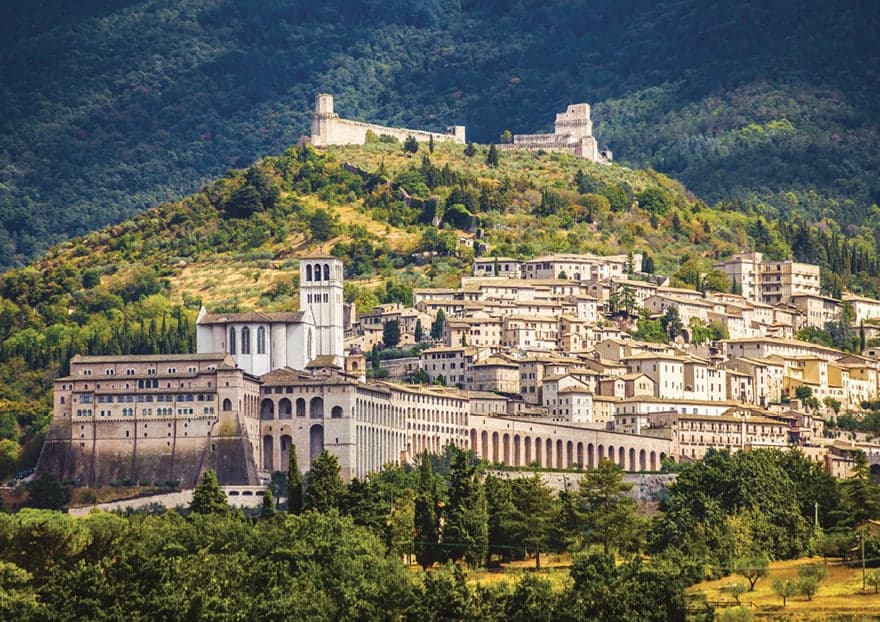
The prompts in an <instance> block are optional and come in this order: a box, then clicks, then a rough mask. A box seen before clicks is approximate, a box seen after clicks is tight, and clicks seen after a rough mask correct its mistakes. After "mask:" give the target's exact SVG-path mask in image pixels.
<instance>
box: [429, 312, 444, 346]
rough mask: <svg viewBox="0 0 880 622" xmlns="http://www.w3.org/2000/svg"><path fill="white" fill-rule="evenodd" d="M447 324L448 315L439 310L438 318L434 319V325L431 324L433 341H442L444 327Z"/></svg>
mask: <svg viewBox="0 0 880 622" xmlns="http://www.w3.org/2000/svg"><path fill="white" fill-rule="evenodd" d="M445 324H446V314H445V313H443V309H438V310H437V317H435V318H434V323H433V324H431V338H432V339H440V337H442V336H443V327H444V325H445Z"/></svg>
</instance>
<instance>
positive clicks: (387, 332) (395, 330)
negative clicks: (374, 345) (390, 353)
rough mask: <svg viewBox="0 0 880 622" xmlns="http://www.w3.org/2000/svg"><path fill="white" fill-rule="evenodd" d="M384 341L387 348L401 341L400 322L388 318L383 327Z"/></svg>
mask: <svg viewBox="0 0 880 622" xmlns="http://www.w3.org/2000/svg"><path fill="white" fill-rule="evenodd" d="M382 343H383V344H384V345H385V347H386V348H393V347H395V346H396V345H397V344H399V343H400V322H399V321H398V320H388V321H387V322H385V326H383V327H382Z"/></svg>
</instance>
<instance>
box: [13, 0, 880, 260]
mask: <svg viewBox="0 0 880 622" xmlns="http://www.w3.org/2000/svg"><path fill="white" fill-rule="evenodd" d="M878 20H880V12H878V11H876V5H875V3H873V2H869V1H867V0H856V1H853V2H848V3H846V4H845V6H838V5H835V4H833V3H827V2H820V1H819V0H798V1H797V2H782V1H781V0H770V1H768V2H744V3H743V2H741V3H736V6H731V5H730V3H726V2H717V1H712V2H697V1H696V0H664V1H661V2H649V1H647V0H637V1H636V2H630V3H620V2H611V1H610V0H597V1H591V2H587V1H586V0H575V1H566V2H562V1H559V0H557V1H550V2H547V1H544V2H536V1H535V0H522V1H521V2H516V3H510V2H479V3H477V2H471V1H468V0H461V1H459V0H418V1H415V2H404V1H402V0H395V1H393V2H382V3H379V2H377V1H376V0H356V1H354V2H352V1H346V2H342V1H341V0H330V1H327V2H321V3H319V4H315V3H313V2H301V1H294V2H289V1H282V0H256V1H253V2H233V1H232V0H196V1H194V2H187V3H185V4H175V3H172V4H168V3H165V2H158V1H157V0H127V1H125V2H120V1H119V0H98V1H96V2H90V3H88V4H87V5H82V4H71V3H67V2H60V1H59V0H46V1H44V2H39V3H33V2H24V1H21V0H12V1H10V2H5V3H4V4H3V6H2V8H0V35H2V40H3V42H4V43H3V44H2V47H0V109H2V110H3V113H4V114H3V115H2V117H0V130H2V131H0V266H9V265H20V264H24V263H26V262H27V261H28V259H29V258H32V257H34V256H36V255H38V254H40V253H42V252H45V251H46V250H47V249H48V247H49V246H50V245H52V244H53V243H56V242H58V241H59V240H62V239H65V238H67V237H69V236H72V235H83V234H86V233H88V232H89V231H91V230H93V229H97V228H100V227H102V226H104V225H105V224H107V223H115V222H120V221H122V220H124V219H125V218H127V217H130V216H132V215H134V214H136V213H138V212H140V211H142V210H144V209H147V208H149V207H151V206H154V205H157V204H159V203H160V202H162V201H165V200H171V199H176V198H179V197H182V196H185V195H187V194H189V193H191V192H194V191H195V190H196V189H197V188H198V187H199V185H201V184H203V183H205V182H206V181H207V180H208V179H210V178H212V177H216V176H217V175H221V174H222V173H223V171H225V170H226V169H228V168H229V167H242V166H248V165H250V164H251V163H252V162H254V161H256V160H257V159H258V158H259V157H261V156H262V155H265V154H268V153H278V152H280V151H282V150H283V149H285V148H286V147H287V146H288V145H290V144H293V143H295V142H296V140H297V138H298V137H299V136H300V135H301V134H303V133H306V132H307V131H308V114H309V112H310V107H311V101H312V97H313V95H314V93H315V92H316V91H319V90H320V91H327V92H332V93H334V94H335V96H336V101H337V108H338V110H339V111H340V112H341V113H342V114H343V115H345V116H348V117H352V118H361V119H368V120H371V121H374V122H378V123H386V124H393V125H404V126H410V127H412V126H416V127H427V128H434V129H438V128H441V127H444V126H445V125H447V124H448V123H452V122H456V123H464V124H466V125H467V126H468V131H469V135H470V137H471V138H472V139H474V140H476V141H478V142H489V141H493V140H497V137H498V136H499V134H500V132H501V131H503V130H505V129H510V130H512V131H514V132H529V131H538V130H546V129H548V128H549V127H550V124H551V123H552V120H553V115H554V113H555V112H557V111H558V110H560V109H562V108H563V107H564V106H565V105H566V104H567V103H572V102H575V101H589V102H591V103H594V104H595V106H594V119H595V121H596V125H595V131H596V134H597V136H599V138H600V140H601V141H603V142H604V143H606V144H607V145H609V146H610V147H611V148H612V149H613V150H614V152H615V156H616V158H617V159H618V161H620V162H622V163H624V164H627V165H630V166H633V167H646V166H651V167H653V168H654V169H656V170H658V171H661V172H663V173H666V174H668V175H670V176H671V177H675V178H678V179H681V180H683V181H684V182H685V183H686V184H687V185H688V187H689V188H691V189H692V190H693V191H694V192H696V193H697V194H699V195H700V196H702V197H704V198H705V199H706V200H708V201H710V202H716V201H720V200H724V201H730V206H731V207H732V208H734V209H746V210H747V209H749V208H750V207H755V208H756V209H758V210H759V211H761V212H762V213H764V214H765V215H767V216H768V217H770V216H775V215H777V214H786V215H788V214H793V215H794V217H795V219H796V220H798V221H800V220H803V221H805V222H807V223H812V222H815V221H817V220H820V219H822V218H824V217H831V218H833V219H836V220H838V221H839V222H840V223H841V225H842V227H841V231H842V233H843V234H845V235H848V236H852V235H858V234H860V233H861V232H860V231H859V230H858V228H855V229H853V230H848V229H847V226H848V225H852V224H856V225H860V224H861V223H862V221H863V220H864V219H865V218H866V217H867V216H869V215H870V214H871V212H870V206H871V204H872V203H875V202H877V197H878V194H880V189H878V182H877V178H876V175H875V173H876V171H877V169H878V165H880V148H878V121H877V119H878V118H880V115H878V114H877V112H878V104H877V101H878V89H880V86H878V85H880V79H878V78H880V76H878V75H877V67H878V66H880V64H878V46H877V40H878V39H877V34H878V31H880V29H878ZM873 233H874V232H873V231H868V232H867V237H866V240H867V243H869V246H870V249H871V250H872V252H873V250H874V249H875V248H876V246H877V242H876V240H874V239H873Z"/></svg>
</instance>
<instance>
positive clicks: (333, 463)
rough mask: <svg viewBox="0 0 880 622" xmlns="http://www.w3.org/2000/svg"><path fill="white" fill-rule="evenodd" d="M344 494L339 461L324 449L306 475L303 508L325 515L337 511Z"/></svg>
mask: <svg viewBox="0 0 880 622" xmlns="http://www.w3.org/2000/svg"><path fill="white" fill-rule="evenodd" d="M344 494H345V484H343V483H342V478H341V477H340V476H339V460H337V459H336V456H334V455H333V454H331V453H330V452H328V451H327V450H326V449H324V450H323V451H321V453H320V454H319V455H318V457H317V458H315V459H314V460H313V461H312V468H311V469H310V470H309V472H308V474H307V475H306V486H305V494H304V495H303V500H304V504H303V505H304V507H305V509H307V510H317V511H318V512H322V513H326V512H329V511H330V510H333V509H337V510H338V509H339V506H340V503H341V501H342V497H343V495H344Z"/></svg>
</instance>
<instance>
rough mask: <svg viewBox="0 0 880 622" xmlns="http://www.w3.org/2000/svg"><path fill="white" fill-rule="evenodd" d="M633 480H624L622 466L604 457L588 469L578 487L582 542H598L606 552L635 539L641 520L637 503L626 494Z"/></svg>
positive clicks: (629, 543)
mask: <svg viewBox="0 0 880 622" xmlns="http://www.w3.org/2000/svg"><path fill="white" fill-rule="evenodd" d="M631 489H632V484H627V483H626V482H624V481H623V469H621V468H620V467H619V466H617V465H616V464H614V463H613V462H611V461H610V460H607V459H604V458H603V459H602V460H601V462H600V463H599V466H598V468H596V469H594V470H592V471H587V473H586V474H585V475H584V477H583V478H582V479H581V482H580V488H579V489H578V497H577V509H578V513H579V516H578V518H579V522H580V528H581V536H582V538H583V540H584V542H585V543H587V544H590V543H598V544H601V545H602V549H603V550H604V551H605V554H606V555H609V554H611V551H612V550H614V549H616V548H621V547H627V548H628V547H632V545H633V544H634V543H635V542H637V541H638V538H639V535H640V533H639V532H640V528H641V520H640V519H639V517H638V516H637V515H636V508H637V507H638V504H637V503H636V500H635V499H633V498H632V497H631V496H629V494H628V493H629V491H630V490H631Z"/></svg>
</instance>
